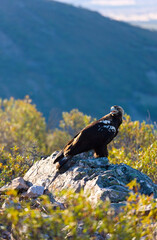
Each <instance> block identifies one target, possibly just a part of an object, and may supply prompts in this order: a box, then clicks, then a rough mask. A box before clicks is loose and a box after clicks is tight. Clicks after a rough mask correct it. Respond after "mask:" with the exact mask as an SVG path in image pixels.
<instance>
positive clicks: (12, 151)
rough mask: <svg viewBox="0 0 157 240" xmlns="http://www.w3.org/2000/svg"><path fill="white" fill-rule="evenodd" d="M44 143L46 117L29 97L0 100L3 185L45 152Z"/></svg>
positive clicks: (0, 154) (0, 145)
mask: <svg viewBox="0 0 157 240" xmlns="http://www.w3.org/2000/svg"><path fill="white" fill-rule="evenodd" d="M45 142H46V123H45V119H44V118H43V117H42V114H41V113H40V112H38V111H37V110H36V107H35V106H34V105H32V104H31V100H30V99H29V97H28V96H26V97H25V99H24V100H15V99H14V98H10V99H9V100H7V99H5V100H2V99H0V177H1V183H0V185H2V184H4V183H6V182H7V181H10V180H11V179H12V178H14V177H16V176H18V175H21V174H22V175H23V174H24V173H25V172H26V170H28V168H29V167H30V166H31V165H32V164H33V163H34V161H35V160H36V158H37V156H39V155H41V154H42V153H44V152H45V150H46V146H45Z"/></svg>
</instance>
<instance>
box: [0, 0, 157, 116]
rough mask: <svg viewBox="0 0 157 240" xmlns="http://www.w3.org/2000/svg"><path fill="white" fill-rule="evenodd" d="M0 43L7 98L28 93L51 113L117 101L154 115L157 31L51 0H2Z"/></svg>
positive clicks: (98, 112) (0, 78)
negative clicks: (52, 110) (55, 109)
mask: <svg viewBox="0 0 157 240" xmlns="http://www.w3.org/2000/svg"><path fill="white" fill-rule="evenodd" d="M0 43H1V44H0V95H1V97H3V98H4V97H10V96H14V97H16V98H23V97H24V96H25V95H26V94H29V95H30V97H31V98H32V99H33V102H34V103H35V104H37V107H38V109H39V110H40V111H42V112H43V113H44V115H45V116H46V117H47V116H48V114H49V112H50V110H51V109H53V108H57V109H58V111H59V112H61V111H67V110H70V109H72V108H79V110H81V111H83V112H84V113H88V114H91V115H92V116H96V117H100V116H102V115H103V114H104V113H106V112H107V111H108V110H109V106H110V105H112V104H119V105H122V106H123V107H124V109H125V110H126V112H127V113H129V114H131V115H132V116H133V118H134V119H135V118H138V119H140V120H141V119H142V118H144V119H145V118H146V115H147V111H149V112H150V115H151V119H152V120H155V119H156V118H157V112H156V104H157V32H152V31H148V30H144V29H140V28H137V27H133V26H130V25H128V24H125V23H121V22H116V21H113V20H111V19H108V18H104V17H103V16H101V15H99V14H98V13H96V12H90V11H88V10H85V9H82V8H75V7H72V6H70V5H66V4H61V3H57V2H54V1H48V0H33V1H32V0H27V1H25V0H14V1H11V2H10V1H9V0H1V7H0ZM106 108H107V109H106Z"/></svg>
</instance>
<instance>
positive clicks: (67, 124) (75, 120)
mask: <svg viewBox="0 0 157 240" xmlns="http://www.w3.org/2000/svg"><path fill="white" fill-rule="evenodd" d="M62 117H63V119H62V120H61V121H60V124H59V127H60V129H55V130H51V131H49V132H48V135H47V147H48V152H49V153H51V152H53V151H55V150H60V149H62V148H63V147H64V146H65V144H66V143H67V142H68V141H69V140H70V139H71V138H73V137H74V136H75V135H76V134H77V133H78V132H79V131H80V130H81V129H83V128H84V127H86V126H87V125H88V124H89V123H90V122H91V121H93V120H94V119H92V117H91V116H88V115H85V114H83V113H82V112H79V111H78V109H73V110H71V111H70V112H69V113H68V112H63V114H62Z"/></svg>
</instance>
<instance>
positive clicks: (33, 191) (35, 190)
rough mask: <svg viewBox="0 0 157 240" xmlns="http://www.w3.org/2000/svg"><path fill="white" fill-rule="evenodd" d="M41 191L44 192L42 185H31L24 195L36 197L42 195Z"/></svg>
mask: <svg viewBox="0 0 157 240" xmlns="http://www.w3.org/2000/svg"><path fill="white" fill-rule="evenodd" d="M43 193H44V187H43V186H36V185H33V186H31V187H30V188H29V189H28V190H27V192H26V193H25V197H29V198H37V197H39V196H41V195H43Z"/></svg>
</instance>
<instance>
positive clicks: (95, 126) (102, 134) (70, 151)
mask: <svg viewBox="0 0 157 240" xmlns="http://www.w3.org/2000/svg"><path fill="white" fill-rule="evenodd" d="M123 114H124V110H123V108H122V107H120V106H117V105H114V106H112V107H111V110H110V113H109V114H107V115H105V116H104V117H102V118H100V119H99V120H97V121H94V122H92V123H91V124H89V125H88V126H86V127H85V128H83V129H82V130H81V131H80V132H79V133H78V134H77V135H76V136H75V137H74V138H73V139H71V140H70V141H69V142H68V143H67V144H66V145H65V147H64V148H63V149H62V150H61V151H60V152H59V153H58V154H57V155H56V156H55V157H54V162H53V163H54V164H55V163H57V165H56V168H57V169H58V170H60V169H61V167H62V166H63V165H64V164H65V163H66V162H67V161H68V160H69V159H70V158H72V157H73V156H75V155H77V154H80V153H82V152H88V151H90V150H94V157H95V158H98V157H108V150H107V145H108V144H109V143H110V142H111V141H112V140H113V138H115V137H116V135H117V134H118V128H119V126H120V125H121V123H122V119H123Z"/></svg>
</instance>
